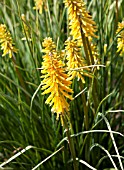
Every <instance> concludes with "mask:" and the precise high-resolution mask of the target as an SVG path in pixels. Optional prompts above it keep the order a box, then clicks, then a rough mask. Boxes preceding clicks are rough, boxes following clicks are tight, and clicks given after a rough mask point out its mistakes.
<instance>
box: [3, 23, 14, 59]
mask: <svg viewBox="0 0 124 170" xmlns="http://www.w3.org/2000/svg"><path fill="white" fill-rule="evenodd" d="M0 44H1V49H2V50H3V55H2V56H5V55H6V54H9V57H10V58H11V57H12V53H13V52H15V53H17V49H16V48H15V47H14V44H13V42H12V37H11V34H10V32H9V31H7V28H6V25H4V24H0Z"/></svg>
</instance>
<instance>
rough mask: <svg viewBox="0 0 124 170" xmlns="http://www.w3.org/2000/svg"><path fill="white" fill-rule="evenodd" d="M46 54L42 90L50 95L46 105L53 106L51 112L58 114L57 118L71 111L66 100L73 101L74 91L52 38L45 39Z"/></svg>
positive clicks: (42, 71) (44, 50)
mask: <svg viewBox="0 0 124 170" xmlns="http://www.w3.org/2000/svg"><path fill="white" fill-rule="evenodd" d="M42 45H43V47H44V49H43V52H45V55H44V56H43V63H42V70H41V73H42V74H43V75H42V76H41V78H43V81H42V90H44V92H43V93H42V94H43V95H44V94H48V93H50V95H49V97H48V98H47V100H46V102H45V103H46V104H49V105H50V106H52V109H51V111H52V112H56V113H57V118H58V117H59V115H60V114H64V113H65V112H68V111H69V104H68V102H67V101H66V98H68V99H70V100H72V99H73V98H72V93H73V90H72V89H71V88H69V86H70V85H71V81H69V80H68V75H67V74H65V72H64V69H63V66H64V64H63V63H62V62H61V61H59V60H58V56H57V52H56V50H55V48H56V46H55V43H54V42H53V41H52V39H51V38H49V37H48V38H45V39H44V41H43V43H42Z"/></svg>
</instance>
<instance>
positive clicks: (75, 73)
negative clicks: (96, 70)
mask: <svg viewBox="0 0 124 170" xmlns="http://www.w3.org/2000/svg"><path fill="white" fill-rule="evenodd" d="M65 45H66V47H65V50H66V55H67V60H68V62H67V69H68V75H69V80H72V79H74V78H75V77H77V78H78V80H79V79H81V80H82V82H83V83H85V80H84V77H83V76H85V75H87V76H88V74H86V73H84V72H83V69H82V68H81V69H80V70H75V69H77V68H80V67H84V66H86V64H85V63H86V62H85V60H84V59H83V57H82V56H81V52H80V50H81V49H80V48H79V47H78V45H77V41H74V40H70V39H68V40H67V41H66V42H65ZM86 70H89V69H88V68H86ZM89 77H90V76H89Z"/></svg>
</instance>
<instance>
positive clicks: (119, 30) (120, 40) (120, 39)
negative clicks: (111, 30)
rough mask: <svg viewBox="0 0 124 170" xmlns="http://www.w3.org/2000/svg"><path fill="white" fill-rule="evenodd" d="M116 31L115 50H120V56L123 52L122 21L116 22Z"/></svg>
mask: <svg viewBox="0 0 124 170" xmlns="http://www.w3.org/2000/svg"><path fill="white" fill-rule="evenodd" d="M116 33H117V34H119V35H118V39H117V48H118V50H117V52H120V55H121V56H122V55H123V54H124V21H122V22H119V23H118V28H117V31H116Z"/></svg>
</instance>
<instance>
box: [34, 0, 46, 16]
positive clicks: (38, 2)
mask: <svg viewBox="0 0 124 170" xmlns="http://www.w3.org/2000/svg"><path fill="white" fill-rule="evenodd" d="M34 1H35V7H34V9H36V10H38V11H39V13H40V14H42V8H43V4H44V2H45V0H34Z"/></svg>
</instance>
